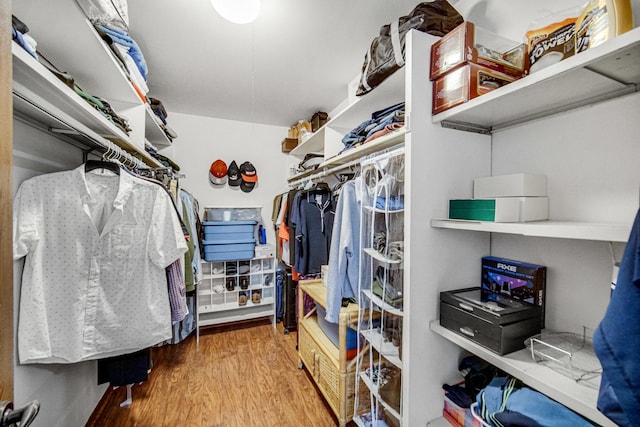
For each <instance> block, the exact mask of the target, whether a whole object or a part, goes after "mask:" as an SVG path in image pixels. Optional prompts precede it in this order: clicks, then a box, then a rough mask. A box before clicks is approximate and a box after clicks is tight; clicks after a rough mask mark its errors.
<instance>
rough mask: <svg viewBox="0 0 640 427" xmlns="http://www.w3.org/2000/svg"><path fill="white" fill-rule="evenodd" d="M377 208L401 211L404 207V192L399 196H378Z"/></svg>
mask: <svg viewBox="0 0 640 427" xmlns="http://www.w3.org/2000/svg"><path fill="white" fill-rule="evenodd" d="M376 209H386V210H390V211H399V210H402V209H404V194H400V195H398V196H390V197H388V198H386V197H383V196H378V197H376Z"/></svg>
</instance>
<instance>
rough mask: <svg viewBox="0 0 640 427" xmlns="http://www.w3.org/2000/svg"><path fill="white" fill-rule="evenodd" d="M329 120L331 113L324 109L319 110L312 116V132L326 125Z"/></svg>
mask: <svg viewBox="0 0 640 427" xmlns="http://www.w3.org/2000/svg"><path fill="white" fill-rule="evenodd" d="M328 120H329V115H328V114H327V113H325V112H323V111H318V112H317V113H315V114H314V115H313V117H311V132H315V131H317V130H318V129H320V128H321V127H322V126H324V125H325V124H326V123H327V121H328Z"/></svg>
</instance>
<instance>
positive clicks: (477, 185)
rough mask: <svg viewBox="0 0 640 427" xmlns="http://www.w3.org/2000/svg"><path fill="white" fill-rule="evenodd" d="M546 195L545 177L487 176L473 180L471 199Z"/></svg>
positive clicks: (522, 174) (528, 175)
mask: <svg viewBox="0 0 640 427" xmlns="http://www.w3.org/2000/svg"><path fill="white" fill-rule="evenodd" d="M546 195H547V177H546V176H545V175H533V174H527V173H517V174H513V175H497V176H487V177H484V178H476V179H474V180H473V198H474V199H488V198H493V197H540V196H546Z"/></svg>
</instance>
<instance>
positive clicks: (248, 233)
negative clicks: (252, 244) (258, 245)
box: [202, 221, 257, 243]
mask: <svg viewBox="0 0 640 427" xmlns="http://www.w3.org/2000/svg"><path fill="white" fill-rule="evenodd" d="M256 224H257V222H256V221H203V222H202V225H203V228H204V239H205V241H213V242H216V243H217V242H218V241H232V240H233V241H246V240H249V239H254V237H255V226H256Z"/></svg>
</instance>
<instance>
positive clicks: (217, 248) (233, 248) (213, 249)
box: [203, 241, 256, 254]
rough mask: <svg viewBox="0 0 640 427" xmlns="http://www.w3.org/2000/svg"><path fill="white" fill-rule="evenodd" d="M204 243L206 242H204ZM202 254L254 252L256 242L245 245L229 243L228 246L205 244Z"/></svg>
mask: <svg viewBox="0 0 640 427" xmlns="http://www.w3.org/2000/svg"><path fill="white" fill-rule="evenodd" d="M205 242H206V241H205ZM203 246H204V253H205V254H207V253H217V252H238V251H255V249H256V242H255V241H252V242H245V243H236V242H233V243H230V244H207V243H205V244H204V245H203Z"/></svg>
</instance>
